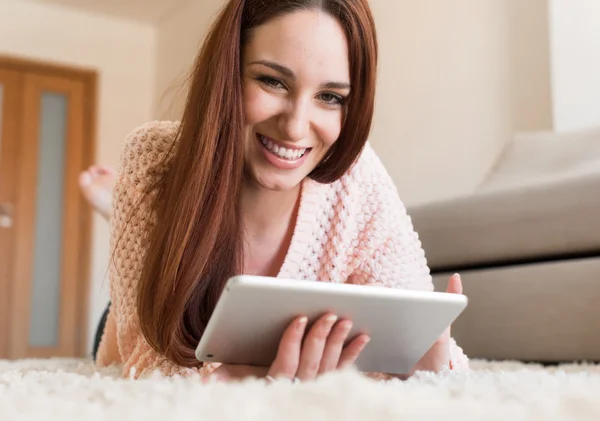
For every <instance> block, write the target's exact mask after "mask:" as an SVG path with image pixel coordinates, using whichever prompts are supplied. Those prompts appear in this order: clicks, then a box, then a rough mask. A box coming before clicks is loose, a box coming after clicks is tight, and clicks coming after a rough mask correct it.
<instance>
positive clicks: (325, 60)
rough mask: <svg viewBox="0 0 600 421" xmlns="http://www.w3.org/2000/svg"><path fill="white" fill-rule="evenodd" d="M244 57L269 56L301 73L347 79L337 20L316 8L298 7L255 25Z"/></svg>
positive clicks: (344, 48)
mask: <svg viewBox="0 0 600 421" xmlns="http://www.w3.org/2000/svg"><path fill="white" fill-rule="evenodd" d="M244 56H245V61H253V60H258V59H260V60H273V61H276V62H277V63H279V64H282V65H284V66H286V67H289V68H290V69H291V70H292V71H293V72H294V73H295V74H296V75H297V76H298V77H299V78H301V77H302V76H305V77H311V78H317V79H327V80H332V81H338V82H349V81H350V75H349V63H348V44H347V41H346V36H345V33H344V31H343V29H342V27H341V25H340V24H339V22H338V21H337V20H336V19H335V18H333V17H331V16H330V15H328V14H326V13H322V12H319V11H313V10H309V11H304V10H303V11H298V12H293V13H290V14H286V15H284V16H282V17H280V18H277V19H274V20H271V21H268V22H267V23H265V24H264V25H261V26H259V27H257V28H255V29H254V30H253V31H252V34H251V36H250V38H249V40H248V44H247V45H246V47H245V49H244Z"/></svg>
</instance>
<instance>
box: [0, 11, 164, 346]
mask: <svg viewBox="0 0 600 421" xmlns="http://www.w3.org/2000/svg"><path fill="white" fill-rule="evenodd" d="M155 38H156V31H155V29H154V28H152V27H150V26H146V25H140V24H134V23H131V22H128V21H124V20H118V19H110V18H107V17H103V16H101V15H92V14H86V13H83V12H77V11H73V10H72V9H63V8H60V7H53V6H48V5H45V4H37V3H30V2H24V1H21V0H2V1H0V54H3V55H14V56H21V57H27V58H32V59H36V60H42V61H48V62H58V63H61V64H66V65H69V64H71V65H76V66H81V67H85V68H89V69H94V70H97V71H98V73H99V91H98V94H99V97H98V100H99V103H98V133H97V150H96V157H97V160H98V162H102V163H106V164H110V165H113V166H116V165H117V164H118V158H119V154H120V152H121V147H122V144H123V140H124V138H125V136H126V134H127V133H128V132H130V131H131V130H132V129H133V128H134V127H135V126H137V125H140V124H142V123H144V122H145V121H147V120H150V119H151V118H152V117H153V111H154V110H153V108H152V106H153V100H154V92H155V90H156V82H155V73H154V71H155V41H156V40H155ZM108 242H109V231H108V225H107V224H106V223H105V222H104V221H102V220H100V219H99V218H98V217H96V219H95V220H94V226H93V246H92V247H93V251H92V267H91V278H92V287H91V291H90V293H91V312H90V313H91V314H90V316H91V317H90V329H89V330H90V331H89V341H90V343H91V340H92V335H93V333H94V332H93V330H94V329H95V326H96V324H97V322H98V320H99V318H100V315H101V312H102V310H103V308H104V306H105V305H106V302H107V300H108V281H107V280H106V279H105V277H104V275H105V272H106V268H107V262H108V258H109V252H108Z"/></svg>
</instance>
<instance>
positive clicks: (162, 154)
mask: <svg viewBox="0 0 600 421" xmlns="http://www.w3.org/2000/svg"><path fill="white" fill-rule="evenodd" d="M376 63H377V42H376V34H375V28H374V23H373V19H372V16H371V12H370V10H369V7H368V4H367V0H318V1H317V0H286V1H282V0H247V1H242V0H230V1H229V2H228V3H227V5H226V6H225V8H224V9H223V11H222V13H221V14H220V16H219V17H218V18H217V20H216V22H215V23H214V25H213V28H212V30H211V32H210V33H209V35H208V36H207V39H206V41H205V44H204V46H203V48H202V50H201V51H200V54H199V56H198V58H197V61H196V67H195V70H194V73H193V77H192V81H191V82H192V83H191V89H190V92H189V96H188V99H187V103H186V107H185V112H184V116H183V119H182V121H181V123H171V122H161V123H150V124H148V125H145V126H143V127H141V128H139V129H138V130H136V131H134V132H133V133H132V134H131V136H130V137H129V139H128V141H127V144H126V147H125V151H124V152H123V155H122V156H123V161H122V164H123V165H122V169H121V171H120V174H119V180H118V183H117V185H116V192H115V195H114V198H115V199H114V202H115V209H114V217H113V226H112V228H113V233H112V236H113V241H112V244H113V251H114V259H113V261H112V263H111V269H110V278H111V298H112V306H111V308H110V312H109V316H108V320H107V324H106V329H105V331H104V336H103V339H102V343H101V346H100V350H99V354H98V362H99V364H101V365H105V364H108V363H111V362H123V363H125V372H124V374H126V375H128V374H129V371H130V369H135V373H136V375H139V374H147V373H149V372H150V371H152V370H153V369H160V370H161V371H162V372H163V373H165V374H175V373H180V374H182V373H198V374H200V375H202V376H204V377H205V378H210V377H214V378H218V379H232V378H240V377H245V376H249V375H252V376H267V377H277V376H283V377H290V378H293V377H298V378H300V379H311V378H314V377H315V376H317V375H319V374H322V373H325V372H328V371H332V370H337V369H340V368H343V367H345V366H347V365H350V364H352V363H353V362H354V361H355V360H356V358H357V357H358V356H359V355H360V353H361V351H362V350H363V349H364V347H365V346H366V344H367V343H368V341H369V338H368V337H367V336H366V335H359V336H357V337H355V338H348V337H347V336H348V332H349V331H350V329H351V327H352V321H351V320H342V319H338V317H337V315H335V314H324V315H323V317H322V318H321V319H319V321H317V322H316V323H315V324H314V325H313V326H312V327H310V328H307V326H306V318H305V317H302V315H298V316H299V317H298V318H297V319H296V320H295V321H294V322H292V323H291V324H290V326H289V328H288V329H287V330H286V333H285V334H284V335H283V337H282V339H281V343H280V351H279V353H278V354H277V357H276V359H275V361H273V364H272V366H271V367H240V366H236V367H232V366H228V365H218V364H217V365H216V366H215V365H210V364H203V363H201V362H199V361H197V360H196V359H195V356H194V349H195V347H196V345H197V344H198V341H199V339H200V337H201V336H202V334H203V332H204V329H205V327H206V325H207V323H208V320H209V318H210V316H211V314H212V312H213V310H214V307H215V304H216V302H217V300H218V299H219V296H220V294H221V291H222V289H223V285H224V283H225V282H226V281H227V279H228V278H229V277H231V276H233V275H236V274H240V273H244V274H253V275H263V276H273V277H281V278H288V279H290V278H293V279H306V280H319V281H324V282H349V283H356V284H365V285H368V284H378V285H380V284H383V285H386V286H388V287H396V288H414V289H426V290H431V289H432V282H431V277H430V276H429V270H428V268H427V264H426V261H425V258H424V253H423V250H422V249H421V247H420V243H419V241H418V237H417V235H416V233H415V232H414V230H413V229H412V225H411V222H410V218H409V217H408V216H407V215H406V211H405V209H404V206H403V205H402V202H401V201H400V199H399V198H398V195H397V192H396V189H395V187H394V185H393V183H392V181H391V179H390V177H389V176H388V174H387V172H386V171H385V169H384V168H383V166H382V164H381V162H380V161H379V159H378V157H377V156H376V155H375V153H374V151H373V150H372V149H371V148H370V146H369V145H368V143H367V137H368V134H369V131H370V128H371V121H372V117H373V104H374V96H375V77H376ZM449 291H450V292H456V293H461V291H462V287H461V283H460V278H459V277H453V278H452V279H451V282H450V286H449ZM417 323H418V321H417ZM117 344H118V346H117ZM466 361H467V359H466V357H465V356H464V355H463V354H462V351H461V350H460V348H458V347H457V346H456V344H455V343H454V341H453V340H452V339H451V337H450V332H449V330H448V331H447V332H445V333H444V334H443V335H442V336H441V337H440V339H439V340H438V341H437V342H436V343H435V344H434V345H433V346H432V348H431V349H430V351H429V352H428V353H427V354H426V355H425V356H424V357H423V359H422V360H421V361H420V362H419V363H418V364H417V366H416V367H415V369H422V370H433V371H438V370H441V369H443V368H444V367H448V366H452V367H458V366H466Z"/></svg>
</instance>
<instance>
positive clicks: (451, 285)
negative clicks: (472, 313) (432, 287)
mask: <svg viewBox="0 0 600 421" xmlns="http://www.w3.org/2000/svg"><path fill="white" fill-rule="evenodd" d="M446 292H449V293H452V294H462V292H463V286H462V279H461V278H460V275H459V274H458V273H455V274H454V275H452V276H451V277H450V280H449V281H448V289H447V290H446Z"/></svg>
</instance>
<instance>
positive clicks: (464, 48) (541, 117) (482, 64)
mask: <svg viewBox="0 0 600 421" xmlns="http://www.w3.org/2000/svg"><path fill="white" fill-rule="evenodd" d="M221 4H222V2H221V0H210V1H206V2H202V3H196V2H190V3H189V4H188V5H187V7H186V8H183V9H181V10H179V12H178V13H176V14H174V15H172V16H171V17H170V19H169V20H168V21H165V22H163V23H162V24H161V25H160V27H159V42H158V44H159V51H158V68H157V74H158V83H157V92H158V93H159V95H161V93H163V92H166V94H165V97H164V98H163V100H162V102H161V103H160V104H159V105H158V106H157V110H156V115H157V117H159V118H164V117H171V118H178V116H179V113H180V110H181V107H182V103H183V100H184V95H182V94H181V92H184V91H183V90H182V89H181V88H182V82H183V80H184V79H183V78H182V74H183V72H185V71H187V70H188V66H189V64H190V63H191V61H192V59H193V55H194V54H195V53H196V51H197V46H198V41H199V40H200V39H201V38H202V36H203V35H204V34H205V32H206V28H207V25H208V22H210V19H211V18H212V17H213V16H214V13H215V11H216V10H218V8H219V6H220V5H221ZM371 6H372V9H373V13H374V15H375V20H376V24H377V30H378V35H379V43H380V48H381V60H380V75H379V83H378V94H377V108H376V114H375V122H374V128H373V132H372V136H371V140H372V142H373V144H374V147H375V148H376V150H377V151H378V152H379V154H380V155H381V157H382V160H383V161H384V164H385V165H386V166H387V168H388V171H389V172H390V174H391V175H392V177H393V179H394V180H395V182H396V184H397V186H398V189H399V191H400V194H401V196H402V198H403V200H404V201H405V202H406V203H407V204H408V205H410V204H415V203H420V202H427V201H432V200H439V199H443V198H445V197H449V196H454V195H458V194H463V193H468V192H470V191H472V190H473V189H474V188H475V187H476V186H477V185H478V183H479V182H480V181H481V179H482V178H483V177H484V175H485V174H486V172H487V171H488V170H489V168H490V166H491V165H492V164H493V162H494V160H495V159H496V157H497V155H498V153H499V151H500V150H501V148H502V146H503V145H504V144H505V142H507V141H509V140H510V138H511V136H512V133H513V131H515V130H517V131H521V130H539V129H549V128H551V127H552V118H551V103H550V101H551V95H550V82H549V78H550V76H549V67H548V62H549V53H548V35H547V33H548V27H547V0H528V1H527V2H522V1H520V0H460V1H458V2H441V1H439V0H420V1H413V0H395V1H390V0H372V1H371ZM173 104H174V105H173ZM169 106H171V108H170V111H171V112H170V113H169V112H168V110H169V108H168V107H169Z"/></svg>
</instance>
